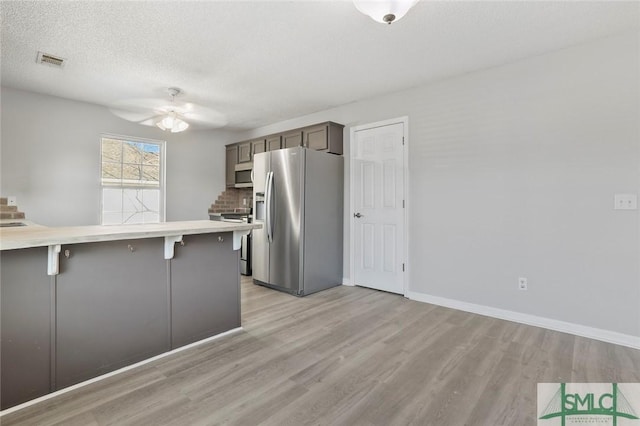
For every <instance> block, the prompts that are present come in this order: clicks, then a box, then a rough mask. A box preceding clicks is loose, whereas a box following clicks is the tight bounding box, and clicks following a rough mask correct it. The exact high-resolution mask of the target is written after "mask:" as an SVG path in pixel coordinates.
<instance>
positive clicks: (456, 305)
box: [406, 291, 640, 349]
mask: <svg viewBox="0 0 640 426" xmlns="http://www.w3.org/2000/svg"><path fill="white" fill-rule="evenodd" d="M406 297H407V298H408V299H411V300H415V301H418V302H424V303H431V304H433V305H438V306H444V307H446V308H452V309H458V310H460V311H465V312H471V313H474V314H478V315H484V316H488V317H493V318H499V319H503V320H507V321H513V322H517V323H521V324H527V325H533V326H536V327H542V328H546V329H549V330H554V331H561V332H563V333H569V334H573V335H576V336H582V337H588V338H590V339H596V340H601V341H603V342H607V343H613V344H616V345H621V346H627V347H629V348H634V349H640V337H639V336H632V335H630V334H623V333H618V332H616V331H610V330H603V329H601V328H594V327H588V326H585V325H580V324H575V323H571V322H565V321H560V320H554V319H551V318H545V317H539V316H536V315H530V314H523V313H521V312H515V311H509V310H506V309H499V308H492V307H490V306H485V305H476V304H474V303H467V302H461V301H459V300H455V299H447V298H445V297H438V296H431V295H428V294H424V293H417V292H413V291H409V292H407V294H406Z"/></svg>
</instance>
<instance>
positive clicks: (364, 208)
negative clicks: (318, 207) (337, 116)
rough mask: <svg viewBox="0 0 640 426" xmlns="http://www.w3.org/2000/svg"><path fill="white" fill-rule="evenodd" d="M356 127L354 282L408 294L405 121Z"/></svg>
mask: <svg viewBox="0 0 640 426" xmlns="http://www.w3.org/2000/svg"><path fill="white" fill-rule="evenodd" d="M373 126H374V125H372V127H370V128H366V127H365V126H363V127H364V128H363V127H359V128H357V129H356V130H355V131H354V132H353V137H352V139H351V176H352V181H351V183H352V184H351V188H352V191H351V198H352V199H351V206H352V212H351V226H352V230H353V241H352V250H353V257H352V259H353V273H352V278H353V284H355V285H359V286H364V287H370V288H374V289H377V290H384V291H389V292H393V293H399V294H404V278H403V270H404V258H405V256H404V247H405V243H404V238H405V237H404V234H405V233H404V226H405V224H404V207H403V204H404V175H405V173H404V168H405V165H404V147H403V143H404V140H403V138H404V126H405V124H404V123H402V122H396V123H392V124H388V125H379V126H376V127H373Z"/></svg>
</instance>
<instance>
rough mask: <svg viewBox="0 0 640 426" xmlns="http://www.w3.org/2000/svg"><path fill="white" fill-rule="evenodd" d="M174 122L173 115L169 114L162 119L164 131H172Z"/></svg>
mask: <svg viewBox="0 0 640 426" xmlns="http://www.w3.org/2000/svg"><path fill="white" fill-rule="evenodd" d="M175 121H176V118H175V117H174V116H173V115H171V114H169V115H167V116H166V117H165V118H163V119H162V121H161V123H162V126H164V128H165V129H172V128H173V125H174V123H175Z"/></svg>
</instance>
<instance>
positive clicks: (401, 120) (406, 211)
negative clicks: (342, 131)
mask: <svg viewBox="0 0 640 426" xmlns="http://www.w3.org/2000/svg"><path fill="white" fill-rule="evenodd" d="M399 123H402V124H403V126H402V129H403V133H402V134H403V139H404V143H403V145H402V157H403V162H404V164H403V176H404V179H403V182H402V190H403V191H404V224H403V227H402V228H403V229H402V235H403V237H404V247H403V251H404V253H402V257H403V263H404V274H403V275H402V288H403V295H404V296H405V297H406V296H407V293H408V291H409V288H408V284H409V270H410V265H409V233H408V231H407V230H408V228H409V226H408V225H409V155H408V151H409V149H408V147H409V117H407V116H404V117H398V118H392V119H389V120H383V121H376V122H374V123H367V124H361V125H359V126H353V127H351V129H350V133H349V212H348V214H347V218H348V220H349V277H350V278H349V281H350V282H351V285H355V283H354V279H353V272H354V266H355V253H354V246H355V245H354V244H353V239H354V234H355V231H354V229H353V212H354V211H355V210H354V209H355V207H354V201H353V194H354V192H353V188H354V180H355V176H354V167H353V162H354V159H353V157H354V153H353V150H354V149H355V144H354V143H353V141H354V140H355V132H357V131H360V130H366V129H373V128H376V127H383V126H388V125H391V124H399Z"/></svg>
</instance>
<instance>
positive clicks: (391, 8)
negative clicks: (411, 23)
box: [353, 0, 418, 24]
mask: <svg viewBox="0 0 640 426" xmlns="http://www.w3.org/2000/svg"><path fill="white" fill-rule="evenodd" d="M416 3H418V0H353V4H354V5H355V6H356V9H358V10H359V11H360V12H362V13H364V14H365V15H367V16H369V17H370V18H371V19H373V20H374V21H376V22H380V23H381V24H391V22H396V21H399V20H400V19H402V17H403V16H404V15H406V14H407V12H408V11H409V9H411V8H412V7H413V6H414V5H415V4H416ZM391 17H393V19H391ZM385 18H386V19H385Z"/></svg>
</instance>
